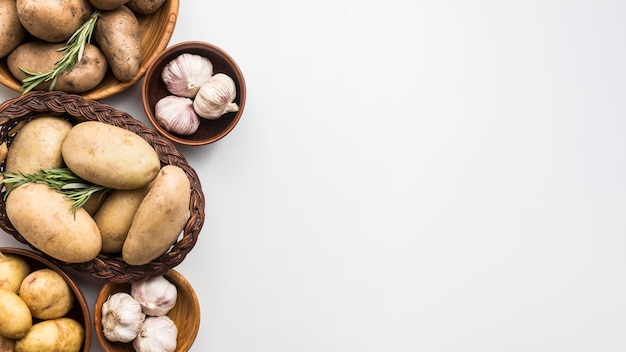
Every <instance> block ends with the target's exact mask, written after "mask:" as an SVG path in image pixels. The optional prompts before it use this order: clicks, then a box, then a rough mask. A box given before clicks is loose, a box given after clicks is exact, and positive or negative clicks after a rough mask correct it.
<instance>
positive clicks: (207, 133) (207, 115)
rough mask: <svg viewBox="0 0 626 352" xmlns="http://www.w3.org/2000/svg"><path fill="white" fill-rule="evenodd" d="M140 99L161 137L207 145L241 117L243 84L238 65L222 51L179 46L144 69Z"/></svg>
mask: <svg viewBox="0 0 626 352" xmlns="http://www.w3.org/2000/svg"><path fill="white" fill-rule="evenodd" d="M142 100H143V107H144V111H145V113H146V115H147V117H148V119H149V121H150V123H151V124H152V125H153V126H154V128H155V129H156V130H157V131H158V132H159V133H160V134H161V135H163V136H164V137H165V138H168V139H169V140H171V141H173V142H175V143H178V144H181V145H189V146H199V145H206V144H210V143H214V142H216V141H218V140H220V139H222V138H223V137H225V136H226V135H227V134H228V133H230V132H231V131H232V130H233V128H235V126H236V125H237V123H238V122H239V120H240V119H241V116H242V114H243V110H244V106H245V102H246V84H245V79H244V76H243V73H242V72H241V69H240V68H239V66H238V65H237V62H236V61H235V60H234V59H233V58H232V57H231V56H230V55H229V54H228V53H226V52H225V51H224V50H222V49H221V48H219V47H217V46H215V45H213V44H210V43H205V42H199V41H190V42H182V43H178V44H175V45H173V46H170V47H169V48H167V49H165V50H164V51H163V52H162V53H161V54H160V55H159V56H158V57H157V58H156V60H155V61H154V62H153V63H152V65H150V67H148V70H147V71H146V74H145V77H144V81H143V86H142Z"/></svg>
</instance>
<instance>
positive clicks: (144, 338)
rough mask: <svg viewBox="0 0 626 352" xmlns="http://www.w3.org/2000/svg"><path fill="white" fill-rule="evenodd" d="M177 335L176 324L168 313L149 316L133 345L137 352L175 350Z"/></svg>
mask: <svg viewBox="0 0 626 352" xmlns="http://www.w3.org/2000/svg"><path fill="white" fill-rule="evenodd" d="M177 335H178V329H177V328H176V324H174V322H173V321H172V319H170V318H169V317H168V316H167V315H161V316H158V317H147V318H146V320H144V322H143V324H142V326H141V330H140V331H139V334H137V338H136V339H135V340H134V341H133V347H134V348H135V351H137V352H173V351H174V350H176V337H177Z"/></svg>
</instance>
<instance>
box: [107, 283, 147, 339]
mask: <svg viewBox="0 0 626 352" xmlns="http://www.w3.org/2000/svg"><path fill="white" fill-rule="evenodd" d="M145 318H146V315H145V314H144V313H143V312H142V311H141V305H139V302H137V301H136V300H135V299H134V298H133V297H132V296H131V295H129V294H128V293H126V292H117V293H114V294H112V295H111V296H109V298H108V299H107V300H106V302H104V303H103V304H102V332H103V333H104V336H105V337H106V338H107V340H109V341H113V342H130V341H132V340H133V339H134V338H135V337H137V333H139V329H140V328H141V325H142V323H143V321H144V319H145Z"/></svg>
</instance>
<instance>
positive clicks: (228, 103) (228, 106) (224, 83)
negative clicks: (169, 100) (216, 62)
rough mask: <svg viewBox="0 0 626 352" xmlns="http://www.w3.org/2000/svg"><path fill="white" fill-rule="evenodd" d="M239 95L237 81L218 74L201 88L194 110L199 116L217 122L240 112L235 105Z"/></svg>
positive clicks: (194, 102) (195, 100) (194, 103)
mask: <svg viewBox="0 0 626 352" xmlns="http://www.w3.org/2000/svg"><path fill="white" fill-rule="evenodd" d="M236 94H237V87H236V86H235V81H233V79H232V78H230V76H228V75H226V74H224V73H216V74H215V75H214V76H213V77H211V79H210V80H209V81H208V82H206V83H205V84H203V85H202V87H200V90H199V91H198V94H197V95H196V98H195V99H194V101H193V108H194V110H195V111H196V113H197V114H198V116H200V117H203V118H205V119H209V120H215V119H217V118H219V117H220V116H222V115H224V114H225V113H227V112H234V111H238V110H239V106H237V103H234V102H233V101H234V100H235V97H236Z"/></svg>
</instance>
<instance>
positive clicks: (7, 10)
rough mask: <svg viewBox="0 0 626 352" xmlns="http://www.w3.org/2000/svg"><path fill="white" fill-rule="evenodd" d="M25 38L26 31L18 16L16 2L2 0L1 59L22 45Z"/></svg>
mask: <svg viewBox="0 0 626 352" xmlns="http://www.w3.org/2000/svg"><path fill="white" fill-rule="evenodd" d="M25 36H26V29H24V26H22V23H21V22H20V18H19V17H18V16H17V6H16V5H15V0H0V38H2V41H0V59H1V58H3V57H5V56H7V55H9V53H10V52H11V51H12V50H13V49H15V48H16V47H17V46H18V45H20V43H21V42H22V40H23V39H24V37H25Z"/></svg>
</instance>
